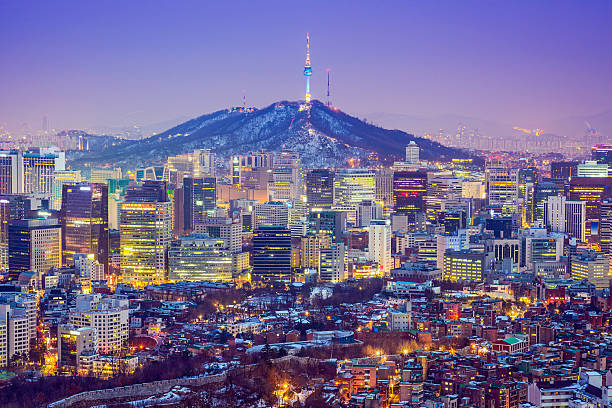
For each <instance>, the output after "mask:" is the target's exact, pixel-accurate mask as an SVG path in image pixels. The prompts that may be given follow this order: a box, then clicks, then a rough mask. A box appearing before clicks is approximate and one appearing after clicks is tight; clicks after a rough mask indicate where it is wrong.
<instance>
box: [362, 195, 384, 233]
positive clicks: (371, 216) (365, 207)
mask: <svg viewBox="0 0 612 408" xmlns="http://www.w3.org/2000/svg"><path fill="white" fill-rule="evenodd" d="M382 217H383V208H382V206H381V205H380V204H378V203H377V202H376V201H372V200H366V201H363V202H361V203H359V204H358V205H357V224H356V226H357V227H367V226H369V225H370V221H372V220H380V219H382Z"/></svg>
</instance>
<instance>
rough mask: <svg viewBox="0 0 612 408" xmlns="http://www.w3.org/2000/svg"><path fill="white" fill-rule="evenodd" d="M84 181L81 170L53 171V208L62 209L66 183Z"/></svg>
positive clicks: (71, 183) (72, 183)
mask: <svg viewBox="0 0 612 408" xmlns="http://www.w3.org/2000/svg"><path fill="white" fill-rule="evenodd" d="M81 181H83V179H82V177H81V171H80V170H60V171H56V172H54V173H53V188H52V191H51V206H50V207H51V209H52V210H56V211H59V210H61V209H62V194H63V189H64V186H65V185H74V184H77V183H80V182H81Z"/></svg>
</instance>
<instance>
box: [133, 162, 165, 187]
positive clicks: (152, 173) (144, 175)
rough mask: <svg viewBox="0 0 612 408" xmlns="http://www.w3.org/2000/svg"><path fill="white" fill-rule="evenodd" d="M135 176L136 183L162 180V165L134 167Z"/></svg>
mask: <svg viewBox="0 0 612 408" xmlns="http://www.w3.org/2000/svg"><path fill="white" fill-rule="evenodd" d="M135 176H136V177H135V181H136V182H137V183H142V182H143V181H163V180H164V167H163V166H149V167H145V168H140V169H136V174H135Z"/></svg>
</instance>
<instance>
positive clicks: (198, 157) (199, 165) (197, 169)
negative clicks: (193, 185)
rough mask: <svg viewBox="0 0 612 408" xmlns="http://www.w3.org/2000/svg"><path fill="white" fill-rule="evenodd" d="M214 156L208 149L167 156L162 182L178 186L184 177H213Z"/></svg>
mask: <svg viewBox="0 0 612 408" xmlns="http://www.w3.org/2000/svg"><path fill="white" fill-rule="evenodd" d="M215 168H216V155H215V153H214V152H212V151H211V150H210V149H196V150H194V151H193V152H192V153H187V154H180V155H178V156H169V157H168V161H167V162H166V165H165V166H164V176H163V180H164V181H166V182H168V183H170V184H172V185H174V186H180V184H182V182H183V178H184V177H191V178H201V177H214V176H215Z"/></svg>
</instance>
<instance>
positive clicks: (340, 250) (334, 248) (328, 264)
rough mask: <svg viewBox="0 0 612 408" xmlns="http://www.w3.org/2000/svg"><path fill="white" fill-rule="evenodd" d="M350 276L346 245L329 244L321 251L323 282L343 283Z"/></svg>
mask: <svg viewBox="0 0 612 408" xmlns="http://www.w3.org/2000/svg"><path fill="white" fill-rule="evenodd" d="M347 274H348V254H347V252H346V248H345V246H344V244H340V243H329V244H328V245H324V246H322V247H321V248H320V250H319V279H320V280H321V281H323V282H333V283H336V282H342V281H344V280H346V277H347Z"/></svg>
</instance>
